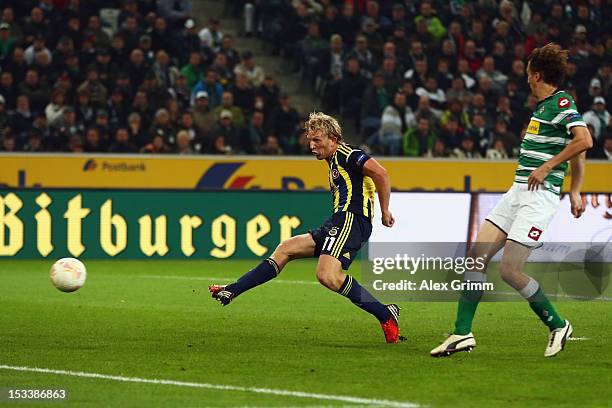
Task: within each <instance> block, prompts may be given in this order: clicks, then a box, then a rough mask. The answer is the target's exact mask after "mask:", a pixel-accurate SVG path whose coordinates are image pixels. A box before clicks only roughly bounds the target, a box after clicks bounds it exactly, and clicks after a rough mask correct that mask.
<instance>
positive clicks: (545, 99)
mask: <svg viewBox="0 0 612 408" xmlns="http://www.w3.org/2000/svg"><path fill="white" fill-rule="evenodd" d="M561 92H563V91H562V90H561V89H559V88H557V89H555V91H554V92H553V93H551V94H550V95H548V96H547V97H546V98H544V99H542V100H541V101H539V102H538V104H537V105H536V107H538V106H540V105H541V104H543V103H544V102H546V101H547V100H549V99H550V98H552V97H553V96H555V95H557V94H558V93H561Z"/></svg>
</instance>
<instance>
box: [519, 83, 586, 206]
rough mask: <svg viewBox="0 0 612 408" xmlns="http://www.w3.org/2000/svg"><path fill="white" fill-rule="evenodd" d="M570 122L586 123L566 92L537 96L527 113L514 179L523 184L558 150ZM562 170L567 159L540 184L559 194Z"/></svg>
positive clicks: (564, 142)
mask: <svg viewBox="0 0 612 408" xmlns="http://www.w3.org/2000/svg"><path fill="white" fill-rule="evenodd" d="M573 126H585V127H586V124H585V123H584V120H583V119H582V115H580V113H578V110H577V109H576V103H575V102H574V99H573V98H572V96H571V95H570V94H568V93H567V92H565V91H557V92H555V93H554V94H552V95H550V96H549V97H548V98H546V99H543V100H541V101H540V102H539V103H538V106H536V109H535V112H533V114H532V116H531V120H530V121H529V126H528V127H527V132H526V134H525V138H524V139H523V142H522V143H521V152H520V154H519V164H518V167H517V169H516V173H515V176H514V181H515V182H516V183H525V184H526V183H527V179H528V178H529V175H530V174H531V172H532V171H534V170H535V169H537V168H538V167H540V166H541V165H542V164H544V162H546V161H547V160H549V159H550V158H551V157H553V156H555V155H556V154H558V153H559V152H561V150H563V148H564V147H565V146H566V145H567V144H568V143H569V142H570V140H571V138H572V134H571V132H570V129H571V128H572V127H573ZM566 172H567V162H565V163H561V164H560V165H558V166H557V167H555V168H554V169H553V170H552V171H551V172H550V173H549V174H548V176H547V177H546V179H545V180H544V184H543V186H544V188H545V189H547V190H548V191H551V192H553V193H555V194H557V195H559V194H560V193H561V187H562V186H563V179H564V178H565V174H566Z"/></svg>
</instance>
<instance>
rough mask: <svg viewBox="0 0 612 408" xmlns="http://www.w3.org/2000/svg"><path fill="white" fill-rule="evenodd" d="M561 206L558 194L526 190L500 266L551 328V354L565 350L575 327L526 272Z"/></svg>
mask: <svg viewBox="0 0 612 408" xmlns="http://www.w3.org/2000/svg"><path fill="white" fill-rule="evenodd" d="M558 206H559V198H558V196H556V195H555V194H554V193H551V192H549V191H546V190H539V191H527V190H526V189H525V191H524V192H523V193H522V198H521V207H520V208H519V210H518V213H517V217H516V220H515V222H514V223H513V225H512V228H511V229H510V231H509V232H508V241H507V242H506V245H505V247H504V255H503V257H502V261H501V265H500V268H501V269H500V271H501V277H502V279H503V280H504V281H505V282H506V283H507V284H508V285H510V286H512V287H513V288H514V289H515V290H517V291H518V292H519V293H520V294H521V296H522V297H523V298H524V299H525V300H527V301H528V302H529V306H530V307H531V309H532V310H533V311H534V313H535V314H536V315H537V316H538V317H539V318H540V320H541V321H542V322H543V323H544V324H545V325H546V326H547V327H548V329H549V330H550V335H549V341H548V343H547V346H546V351H545V354H544V355H545V356H547V357H550V356H554V355H556V354H557V353H558V352H560V351H561V350H562V349H563V347H564V345H565V341H566V340H567V338H568V337H569V336H571V334H572V326H571V324H570V323H569V322H568V321H567V320H565V319H563V318H562V317H561V316H560V315H559V313H558V312H557V310H556V309H555V307H554V306H553V305H552V303H551V302H550V300H549V299H548V297H547V296H546V295H545V294H544V292H543V291H542V288H541V287H540V284H539V283H538V282H537V281H536V280H535V279H533V278H531V277H530V276H528V275H527V274H525V272H524V268H525V263H526V262H527V258H529V255H530V254H531V251H532V250H533V249H534V248H537V247H538V246H539V245H541V244H540V243H539V240H540V237H541V236H542V234H543V233H544V231H545V230H546V228H547V227H548V224H549V223H550V221H551V219H552V217H553V216H554V214H555V212H556V210H557V208H558Z"/></svg>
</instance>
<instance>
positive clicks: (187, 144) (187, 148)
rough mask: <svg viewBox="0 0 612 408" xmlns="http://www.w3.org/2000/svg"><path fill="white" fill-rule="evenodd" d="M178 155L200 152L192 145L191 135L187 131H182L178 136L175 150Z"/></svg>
mask: <svg viewBox="0 0 612 408" xmlns="http://www.w3.org/2000/svg"><path fill="white" fill-rule="evenodd" d="M174 153H176V154H198V152H197V151H196V150H195V149H194V148H193V146H192V145H191V139H190V138H189V133H187V131H185V130H180V131H179V132H178V133H177V134H176V148H175V150H174Z"/></svg>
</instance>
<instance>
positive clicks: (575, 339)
mask: <svg viewBox="0 0 612 408" xmlns="http://www.w3.org/2000/svg"><path fill="white" fill-rule="evenodd" d="M567 339H568V340H569V341H586V340H591V339H589V338H588V337H568V338H567Z"/></svg>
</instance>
